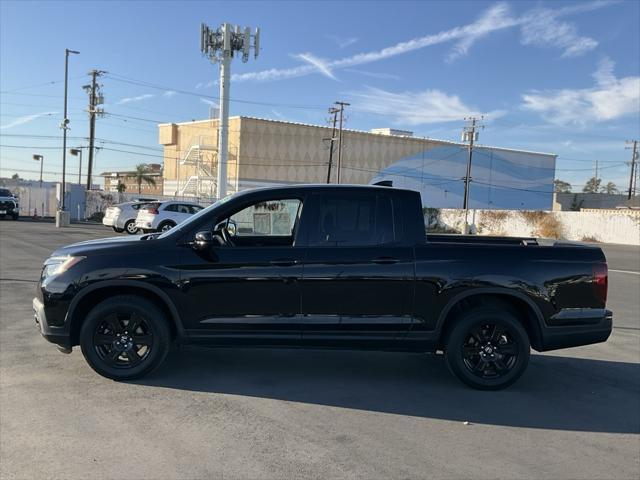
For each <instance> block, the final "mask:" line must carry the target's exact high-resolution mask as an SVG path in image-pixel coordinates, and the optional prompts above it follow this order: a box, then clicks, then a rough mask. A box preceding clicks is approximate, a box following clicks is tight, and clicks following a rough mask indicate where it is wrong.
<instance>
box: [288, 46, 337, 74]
mask: <svg viewBox="0 0 640 480" xmlns="http://www.w3.org/2000/svg"><path fill="white" fill-rule="evenodd" d="M294 57H295V58H298V59H300V60H303V61H305V62H307V63H308V64H310V65H312V66H314V67H316V68H317V69H318V71H319V72H320V73H321V74H323V75H324V76H325V77H329V78H330V79H331V80H338V79H337V78H336V76H335V75H334V74H333V72H332V71H331V67H330V66H329V62H327V61H326V60H323V59H321V58H318V57H316V56H315V55H313V54H312V53H299V54H297V55H294Z"/></svg>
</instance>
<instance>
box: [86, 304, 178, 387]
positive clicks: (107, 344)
mask: <svg viewBox="0 0 640 480" xmlns="http://www.w3.org/2000/svg"><path fill="white" fill-rule="evenodd" d="M170 340H171V336H170V332H169V326H168V323H167V319H166V318H165V315H164V314H163V313H162V311H160V310H159V309H158V307H156V306H155V305H154V304H153V303H151V302H150V301H149V300H147V299H145V298H142V297H138V296H135V295H118V296H116V297H112V298H109V299H107V300H105V301H103V302H101V303H99V304H98V305H97V306H96V307H94V308H93V310H91V311H90V312H89V315H88V316H87V318H86V320H85V322H84V323H83V325H82V328H81V330H80V347H81V349H82V354H83V355H84V358H85V359H86V361H87V363H89V365H90V366H91V368H93V369H94V370H95V371H96V372H97V373H99V374H100V375H102V376H104V377H107V378H111V379H113V380H131V379H134V378H140V377H142V376H144V375H147V374H148V373H150V372H151V371H153V370H154V369H156V368H157V367H158V366H159V365H160V364H161V363H162V361H163V360H164V359H165V357H166V356H167V353H168V351H169V344H170Z"/></svg>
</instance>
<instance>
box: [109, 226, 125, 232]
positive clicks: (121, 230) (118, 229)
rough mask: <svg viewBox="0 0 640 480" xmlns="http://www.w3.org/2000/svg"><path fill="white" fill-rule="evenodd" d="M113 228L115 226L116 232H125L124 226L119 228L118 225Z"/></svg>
mask: <svg viewBox="0 0 640 480" xmlns="http://www.w3.org/2000/svg"><path fill="white" fill-rule="evenodd" d="M111 228H113V231H114V232H116V233H122V232H124V228H118V227H111Z"/></svg>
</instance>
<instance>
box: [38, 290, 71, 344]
mask: <svg viewBox="0 0 640 480" xmlns="http://www.w3.org/2000/svg"><path fill="white" fill-rule="evenodd" d="M32 306H33V316H34V319H35V321H36V325H37V327H38V329H39V330H40V333H41V334H42V336H43V337H44V338H45V339H47V340H48V341H49V342H51V343H55V344H56V345H60V346H62V347H64V348H71V338H70V336H69V332H68V331H67V329H66V328H65V327H63V326H60V327H58V326H53V325H49V324H48V323H47V315H46V313H45V309H44V304H43V303H42V302H41V301H40V299H39V298H37V297H36V298H34V299H33V302H32Z"/></svg>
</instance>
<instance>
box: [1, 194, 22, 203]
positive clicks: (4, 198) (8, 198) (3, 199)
mask: <svg viewBox="0 0 640 480" xmlns="http://www.w3.org/2000/svg"><path fill="white" fill-rule="evenodd" d="M9 200H12V201H14V202H17V201H18V199H17V198H16V197H3V196H1V195H0V202H6V201H9Z"/></svg>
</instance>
